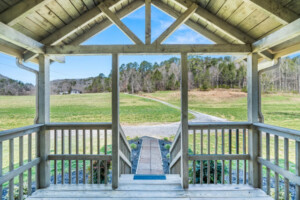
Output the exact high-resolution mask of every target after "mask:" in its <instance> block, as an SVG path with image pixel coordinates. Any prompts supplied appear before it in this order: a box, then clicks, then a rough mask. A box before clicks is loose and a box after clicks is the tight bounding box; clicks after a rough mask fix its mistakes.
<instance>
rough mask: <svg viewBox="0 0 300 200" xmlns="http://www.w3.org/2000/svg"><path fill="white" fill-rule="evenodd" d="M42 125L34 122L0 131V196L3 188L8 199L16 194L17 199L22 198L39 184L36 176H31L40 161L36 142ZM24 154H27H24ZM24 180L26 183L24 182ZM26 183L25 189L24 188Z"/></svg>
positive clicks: (13, 197)
mask: <svg viewBox="0 0 300 200" xmlns="http://www.w3.org/2000/svg"><path fill="white" fill-rule="evenodd" d="M43 126H44V125H42V124H35V125H31V126H26V127H21V128H15V129H11V130H5V131H0V195H1V197H3V192H4V190H8V191H7V194H8V197H7V198H8V199H15V197H16V196H18V199H23V198H24V194H25V195H30V194H31V193H32V191H33V188H34V185H35V186H36V187H37V186H38V185H39V183H38V178H37V176H35V177H33V175H34V173H35V174H36V175H37V173H36V172H37V165H38V164H39V163H40V161H41V159H40V157H38V155H39V150H38V145H37V144H38V132H39V131H40V130H41V128H43ZM33 141H34V142H33ZM16 142H17V143H16ZM25 145H27V147H26V146H25ZM15 150H18V151H19V152H18V158H19V159H18V160H17V159H15V155H16V154H15ZM25 154H27V155H26V156H25ZM25 173H27V175H25ZM17 177H18V178H17ZM26 179H27V180H26ZM24 182H27V183H26V184H24ZM34 182H35V184H34ZM26 185H27V189H24V188H25V186H26ZM15 187H17V188H18V194H16V193H15ZM25 190H26V191H27V192H25Z"/></svg>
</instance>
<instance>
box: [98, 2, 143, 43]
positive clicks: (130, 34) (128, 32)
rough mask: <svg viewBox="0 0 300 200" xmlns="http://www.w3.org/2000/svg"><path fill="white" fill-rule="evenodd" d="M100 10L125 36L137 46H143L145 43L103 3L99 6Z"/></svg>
mask: <svg viewBox="0 0 300 200" xmlns="http://www.w3.org/2000/svg"><path fill="white" fill-rule="evenodd" d="M98 7H99V8H100V10H101V11H102V12H103V13H104V14H105V15H106V17H107V18H109V20H111V21H112V22H113V23H114V24H115V25H116V26H117V27H118V28H119V29H120V30H121V31H122V32H123V33H124V34H125V35H127V36H128V37H129V39H131V40H132V41H133V42H134V43H135V44H143V42H142V41H141V40H140V39H139V38H138V37H137V36H136V35H135V34H134V33H133V32H132V31H131V30H130V29H129V28H128V27H127V26H126V25H125V24H124V23H123V22H122V21H121V20H120V18H119V17H118V16H117V15H116V14H114V13H113V12H112V11H110V10H109V8H108V7H106V6H105V5H104V4H103V3H101V4H100V5H99V6H98Z"/></svg>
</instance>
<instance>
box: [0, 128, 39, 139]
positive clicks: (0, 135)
mask: <svg viewBox="0 0 300 200" xmlns="http://www.w3.org/2000/svg"><path fill="white" fill-rule="evenodd" d="M43 126H44V125H43V124H34V125H30V126H25V127H21V128H14V129H9V130H5V131H0V142H2V141H5V140H9V139H13V138H16V137H20V136H24V135H28V134H31V133H33V132H37V131H39V130H40V128H41V127H43Z"/></svg>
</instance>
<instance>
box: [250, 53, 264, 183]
mask: <svg viewBox="0 0 300 200" xmlns="http://www.w3.org/2000/svg"><path fill="white" fill-rule="evenodd" d="M247 61H248V66H247V90H248V121H249V122H251V123H256V122H258V121H259V115H258V101H259V94H258V93H259V90H258V54H257V53H253V54H250V55H248V59H247ZM259 144H260V137H259V132H258V130H257V128H255V127H254V126H252V128H251V129H249V154H250V160H249V176H248V177H249V184H250V185H252V186H253V187H255V188H258V187H260V186H261V166H260V165H259V163H258V162H257V157H259V156H260V145H259Z"/></svg>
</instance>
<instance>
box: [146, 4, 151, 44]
mask: <svg viewBox="0 0 300 200" xmlns="http://www.w3.org/2000/svg"><path fill="white" fill-rule="evenodd" d="M145 42H146V44H151V0H145Z"/></svg>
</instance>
